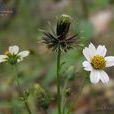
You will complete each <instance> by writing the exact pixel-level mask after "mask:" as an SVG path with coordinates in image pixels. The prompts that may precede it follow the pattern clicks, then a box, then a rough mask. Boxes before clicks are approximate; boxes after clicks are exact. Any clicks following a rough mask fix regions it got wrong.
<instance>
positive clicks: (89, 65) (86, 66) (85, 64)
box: [82, 61, 93, 71]
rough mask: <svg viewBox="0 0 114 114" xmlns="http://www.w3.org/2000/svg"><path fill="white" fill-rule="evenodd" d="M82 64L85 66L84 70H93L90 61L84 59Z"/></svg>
mask: <svg viewBox="0 0 114 114" xmlns="http://www.w3.org/2000/svg"><path fill="white" fill-rule="evenodd" d="M82 65H83V67H84V70H86V71H92V69H93V68H92V66H91V64H90V63H89V62H88V61H84V62H83V63H82Z"/></svg>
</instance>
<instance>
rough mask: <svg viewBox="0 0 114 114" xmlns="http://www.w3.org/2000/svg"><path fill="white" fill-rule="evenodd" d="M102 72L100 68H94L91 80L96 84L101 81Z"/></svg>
mask: <svg viewBox="0 0 114 114" xmlns="http://www.w3.org/2000/svg"><path fill="white" fill-rule="evenodd" d="M99 75H100V72H99V71H98V70H92V71H91V73H90V81H91V83H93V84H96V83H98V82H99V80H100V77H99Z"/></svg>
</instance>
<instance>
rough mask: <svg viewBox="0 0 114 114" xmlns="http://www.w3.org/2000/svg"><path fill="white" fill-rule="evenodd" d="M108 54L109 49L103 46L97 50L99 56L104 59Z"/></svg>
mask: <svg viewBox="0 0 114 114" xmlns="http://www.w3.org/2000/svg"><path fill="white" fill-rule="evenodd" d="M106 52H107V49H106V47H105V46H102V45H99V46H98V48H97V54H98V55H101V56H103V57H105V56H106Z"/></svg>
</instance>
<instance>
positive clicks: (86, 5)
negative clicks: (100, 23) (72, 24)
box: [80, 0, 89, 18]
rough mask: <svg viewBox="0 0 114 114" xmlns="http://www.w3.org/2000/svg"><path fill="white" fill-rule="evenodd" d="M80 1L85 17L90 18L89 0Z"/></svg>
mask: <svg viewBox="0 0 114 114" xmlns="http://www.w3.org/2000/svg"><path fill="white" fill-rule="evenodd" d="M80 2H81V5H82V10H83V16H84V18H88V16H89V11H88V4H87V0H81V1H80Z"/></svg>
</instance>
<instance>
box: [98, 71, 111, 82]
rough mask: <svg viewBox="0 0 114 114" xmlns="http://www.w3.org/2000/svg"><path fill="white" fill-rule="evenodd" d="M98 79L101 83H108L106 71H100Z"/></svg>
mask: <svg viewBox="0 0 114 114" xmlns="http://www.w3.org/2000/svg"><path fill="white" fill-rule="evenodd" d="M100 80H101V81H102V82H103V83H108V82H109V77H108V75H107V73H106V72H105V71H103V70H101V71H100Z"/></svg>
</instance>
